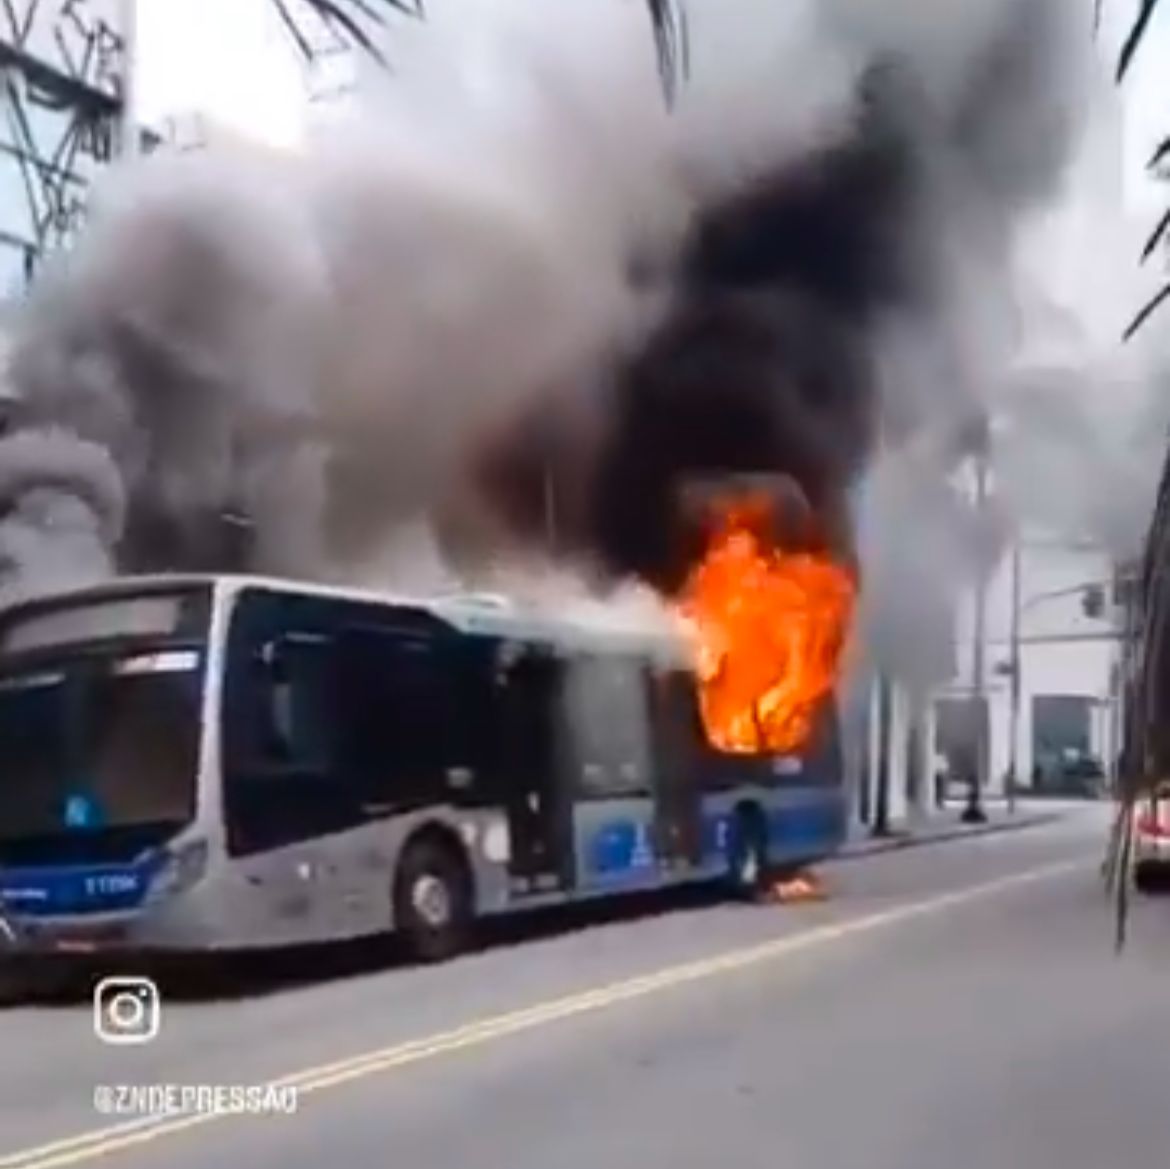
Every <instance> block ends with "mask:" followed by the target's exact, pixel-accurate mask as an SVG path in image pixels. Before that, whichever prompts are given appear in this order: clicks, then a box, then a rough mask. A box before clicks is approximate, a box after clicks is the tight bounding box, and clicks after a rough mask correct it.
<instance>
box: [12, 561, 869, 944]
mask: <svg viewBox="0 0 1170 1169" xmlns="http://www.w3.org/2000/svg"><path fill="white" fill-rule="evenodd" d="M830 705H831V704H830ZM845 803H846V801H845V793H844V790H843V785H842V779H841V758H840V748H839V742H838V737H837V728H836V719H835V715H834V714H833V712H832V711H831V710H826V713H825V718H824V720H823V725H822V727H821V731H820V733H819V735H818V737H817V739H816V742H815V743H814V744H812V746H811V747H810V749H809V751H807V752H806V753H804V754H802V755H800V756H789V757H777V756H774V755H764V754H761V755H758V756H748V755H729V754H721V753H720V752H718V751H716V750H714V749H712V748H711V747H710V746H709V745H708V743H707V740H706V738H705V736H704V734H703V730H702V725H701V718H700V711H699V707H698V702H697V693H696V688H695V681H694V677H693V674H692V672H691V670H690V669H689V664H688V660H687V657H686V652H685V646H684V644H683V643H682V641H681V640H680V641H679V642H677V643H676V642H674V641H673V640H671V639H665V638H662V639H660V638H656V637H649V636H635V635H632V634H620V633H616V632H610V633H603V632H600V631H598V629H596V628H590V627H588V626H587V625H580V624H574V623H573V622H571V621H564V622H561V621H557V622H555V623H553V622H548V621H546V622H540V621H536V620H532V619H529V618H528V617H526V616H524V615H523V614H521V613H520V612H518V611H517V610H516V609H515V608H514V607H512V606H509V605H508V604H507V603H505V602H502V601H497V600H492V599H491V598H478V599H477V598H474V597H467V598H450V599H439V600H417V599H415V600H412V599H404V598H389V597H383V596H377V595H366V594H362V593H358V592H353V591H343V590H338V589H329V588H323V587H322V588H318V587H314V586H311V585H301V584H293V583H288V582H282V581H272V580H263V579H254V578H244V577H218V576H217V577H152V578H137V579H127V580H122V581H119V582H116V583H113V584H109V585H105V586H102V587H100V588H94V589H91V590H87V591H84V592H76V593H71V594H68V595H64V596H59V597H54V598H46V599H43V600H38V601H35V602H30V603H27V604H24V605H21V606H17V607H14V608H11V609H9V610H8V611H6V612H5V613H3V614H2V615H0V918H3V921H4V923H5V929H6V932H8V933H9V934H10V935H11V936H12V941H11V943H10V946H11V947H14V948H15V950H16V952H17V953H21V952H28V953H31V954H40V953H46V952H82V953H84V952H102V951H106V950H116V951H122V952H124V951H127V950H132V951H135V952H143V951H145V952H153V951H171V952H194V951H208V950H233V949H240V948H249V947H281V946H289V945H299V944H303V943H311V942H321V941H331V940H341V939H347V938H357V937H361V936H364V935H374V934H378V933H382V932H384V931H390V930H397V931H399V932H401V933H402V934H403V935H404V936H405V937H406V938H407V939H408V941H409V943H410V945H411V947H412V949H413V950H414V951H415V952H416V953H417V954H418V955H420V956H422V957H424V958H428V959H436V958H441V957H444V956H447V955H449V954H451V953H453V952H454V951H455V950H456V949H458V948H459V946H460V945H461V944H462V943H463V942H464V940H465V939H466V938H467V936H468V931H469V927H470V926H471V925H472V924H473V922H474V921H475V920H476V919H477V918H479V917H481V916H483V915H487V914H497V913H506V912H509V911H513V910H522V909H524V908H527V907H536V906H547V905H550V904H556V903H558V902H566V901H571V900H579V899H583V898H588V897H596V896H601V895H606V894H616V893H619V892H623V891H634V890H647V889H653V888H658V887H662V886H664V885H667V884H673V883H681V882H686V881H694V880H713V879H724V880H726V881H727V882H728V883H729V885H731V886H733V887H735V888H737V889H739V890H741V891H750V890H752V889H754V888H755V887H757V886H758V884H759V883H760V882H761V881H762V880H763V878H764V874H765V873H766V872H767V871H769V870H776V869H779V868H783V867H787V866H797V865H803V864H807V863H809V862H812V861H815V860H817V859H819V858H822V857H824V856H825V855H826V854H829V853H832V852H833V851H834V850H835V849H837V848H838V847H839V846H840V844H841V843H842V839H843V836H844V833H845V823H846V807H845Z"/></svg>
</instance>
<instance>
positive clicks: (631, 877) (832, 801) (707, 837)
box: [580, 791, 846, 887]
mask: <svg viewBox="0 0 1170 1169" xmlns="http://www.w3.org/2000/svg"><path fill="white" fill-rule="evenodd" d="M802 794H803V793H802ZM792 795H793V793H792V792H791V791H788V792H784V793H783V794H779V795H777V796H776V797H775V802H774V803H772V801H770V800H769V799H768V798H767V797H765V798H764V800H763V802H764V804H765V813H766V816H767V825H768V852H769V856H770V858H771V859H772V860H814V859H816V858H818V857H822V856H826V855H828V854H830V853H832V852H835V851H836V850H837V849H838V848H839V847H840V845H841V844H842V842H843V840H844V836H845V819H846V814H845V802H844V799H843V798H842V796H841V795H840V793H839V792H835V791H834V792H831V793H825V794H824V795H821V794H820V793H809V795H808V798H807V799H806V800H802V801H801V802H799V803H798V802H794V801H793V800H792V799H791V796H792ZM704 802H705V803H706V804H707V807H705V808H704V809H703V811H702V820H701V825H700V827H701V852H702V858H703V860H702V868H703V869H704V870H714V869H721V868H722V867H723V865H724V862H725V859H726V857H727V855H728V852H729V850H730V847H731V844H732V837H733V834H734V831H735V825H736V822H737V821H736V817H735V814H734V811H733V810H730V809H728V808H727V807H726V800H725V799H724V800H721V799H718V798H715V799H709V800H707V801H704ZM769 803H772V806H770V807H768V806H767V804H769ZM711 804H716V805H722V806H716V807H711ZM590 812H592V813H593V814H592V815H588V814H587V815H586V816H585V817H584V823H583V824H581V825H580V828H581V829H582V831H581V839H582V844H583V849H582V859H583V861H584V864H583V869H584V871H583V872H582V874H581V876H582V880H583V882H584V883H585V885H586V887H589V886H594V887H596V886H598V885H603V886H612V885H614V884H619V883H620V884H628V883H637V884H641V883H644V882H646V881H647V880H649V881H651V882H653V880H654V878H656V877H657V876H659V875H660V869H659V865H658V858H657V856H656V855H655V853H654V849H653V843H652V842H653V825H654V810H653V807H652V805H650V804H649V802H647V803H646V805H645V808H644V809H642V808H638V809H634V808H630V807H628V805H627V807H625V808H623V809H622V812H621V813H617V812H616V810H615V812H614V813H611V814H610V815H608V816H607V815H605V809H604V808H603V807H599V806H598V805H592V807H590ZM595 817H596V818H595ZM591 821H592V822H591Z"/></svg>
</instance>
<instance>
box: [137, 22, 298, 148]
mask: <svg viewBox="0 0 1170 1169" xmlns="http://www.w3.org/2000/svg"><path fill="white" fill-rule="evenodd" d="M135 39H136V42H137V45H136V61H137V71H136V76H135V82H134V88H135V93H134V101H135V104H136V106H137V116H138V118H139V119H140V120H141V121H142V122H144V123H146V124H147V125H158V124H160V123H161V122H163V121H164V120H165V119H167V118H169V117H173V116H176V115H178V116H183V115H187V114H191V113H195V112H200V113H203V114H205V115H207V116H208V118H209V119H211V120H213V121H215V122H216V123H222V124H224V125H225V126H228V127H230V128H232V129H234V130H238V131H241V132H243V133H246V134H249V135H251V136H253V137H257V138H261V139H263V140H264V141H267V142H271V143H273V144H274V145H291V144H294V143H295V142H296V141H297V140H298V138H299V137H300V134H301V133H302V130H303V126H304V121H305V113H304V107H305V74H304V71H303V69H302V67H301V65H300V62H299V60H298V58H297V55H296V53H295V51H294V50H293V48H292V44H291V41H290V40H289V37H288V34H287V32H286V31H285V30H284V28H283V27H282V25H281V23H280V20H279V18H278V17H277V15H276V13H275V9H274V8H273V6H272V5H271V3H269V0H137V27H136V29H135Z"/></svg>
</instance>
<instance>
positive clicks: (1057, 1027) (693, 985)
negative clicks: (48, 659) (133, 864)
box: [0, 809, 1170, 1169]
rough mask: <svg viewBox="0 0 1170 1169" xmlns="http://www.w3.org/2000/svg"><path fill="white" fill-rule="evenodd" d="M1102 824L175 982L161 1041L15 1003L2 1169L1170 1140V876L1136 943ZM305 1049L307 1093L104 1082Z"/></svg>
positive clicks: (0, 1131)
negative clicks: (215, 1095)
mask: <svg viewBox="0 0 1170 1169" xmlns="http://www.w3.org/2000/svg"><path fill="white" fill-rule="evenodd" d="M1104 831H1105V825H1104V821H1103V819H1102V813H1101V812H1100V811H1099V810H1096V809H1091V810H1087V811H1083V812H1080V813H1077V814H1076V815H1073V816H1071V817H1070V818H1068V819H1066V820H1064V821H1062V822H1061V823H1060V824H1057V825H1049V826H1046V827H1043V828H1036V829H1030V830H1027V831H1023V832H1014V833H1005V834H1002V835H995V836H988V837H983V838H980V839H977V840H970V841H962V842H951V843H947V844H940V845H935V846H931V847H924V848H917V849H910V850H906V851H902V852H896V853H889V854H884V855H879V856H874V857H868V858H865V859H862V860H853V861H849V862H847V863H844V864H840V865H836V866H833V867H831V868H826V869H825V870H824V874H823V875H824V876H825V877H826V878H827V880H828V882H829V885H830V890H831V894H832V896H831V898H830V900H828V901H827V902H824V903H821V904H813V905H805V906H798V907H792V906H789V907H749V906H730V905H720V904H712V903H710V902H706V901H703V900H701V899H694V898H689V899H683V900H673V901H668V902H666V903H665V904H658V905H656V906H655V907H654V912H652V913H641V914H623V915H617V916H614V915H611V916H610V917H609V918H608V919H602V920H596V919H593V920H588V921H581V920H576V921H574V922H573V925H575V926H576V927H577V928H574V929H571V930H565V931H560V932H558V931H557V930H555V929H551V930H544V931H542V932H538V933H537V934H536V935H535V936H529V937H526V938H524V939H522V940H519V941H517V940H512V941H511V942H510V943H501V944H497V945H494V946H491V947H489V948H487V949H485V950H483V951H481V952H479V953H476V954H473V955H470V956H468V957H466V958H463V959H461V960H459V961H457V962H453V963H450V964H448V965H446V966H443V967H437V968H431V969H417V968H409V967H403V966H390V967H388V968H379V969H374V970H370V971H366V972H364V973H360V974H356V975H350V976H348V977H337V978H333V979H330V980H327V981H323V982H316V983H313V984H310V985H306V986H300V987H296V988H287V987H286V988H284V989H279V988H277V989H273V988H269V990H268V993H263V994H261V993H249V994H246V995H243V996H240V997H236V998H233V999H228V1000H217V1001H211V1002H208V1001H194V1002H192V1001H185V1002H174V1001H171V1002H164V1007H163V1020H162V1028H161V1032H160V1034H159V1036H158V1037H157V1039H155V1040H154V1041H153V1042H152V1043H150V1044H148V1045H143V1046H139V1047H120V1048H113V1047H109V1046H105V1045H103V1044H101V1043H100V1042H99V1041H98V1040H97V1039H96V1038H95V1037H94V1035H93V1033H92V1030H91V1019H90V1016H89V1011H88V1009H87V1008H86V1006H85V1005H83V1004H77V1005H73V1006H57V1007H41V1008H20V1009H13V1010H8V1011H4V1012H0V1169H50V1167H52V1169H58V1167H63V1166H66V1165H73V1164H85V1163H88V1162H90V1161H93V1160H95V1159H97V1158H99V1157H100V1158H101V1159H102V1161H103V1163H104V1164H109V1165H113V1164H117V1163H119V1162H120V1163H123V1164H125V1165H127V1166H143V1167H146V1166H159V1167H162V1166H166V1167H167V1169H212V1167H216V1166H222V1165H241V1166H249V1167H255V1169H265V1167H268V1166H272V1167H276V1166H279V1167H280V1169H333V1167H335V1166H346V1167H350V1166H366V1165H393V1166H395V1167H401V1169H414V1167H416V1166H417V1167H418V1169H596V1167H597V1166H598V1165H635V1164H637V1165H640V1166H647V1167H650V1169H667V1167H669V1169H689V1167H694V1169H714V1167H716V1166H723V1165H726V1166H735V1167H737V1169H740V1167H743V1169H754V1167H755V1166H759V1167H761V1169H764V1167H767V1169H781V1167H784V1169H788V1167H791V1169H803V1167H805V1166H807V1167H809V1169H853V1167H854V1166H856V1167H858V1169H861V1167H864V1169H988V1167H995V1169H1103V1167H1105V1166H1108V1167H1109V1169H1129V1167H1131V1166H1132V1167H1134V1169H1144V1167H1146V1166H1150V1165H1156V1164H1164V1163H1165V1162H1166V1157H1167V1149H1168V1148H1170V1110H1168V1109H1167V1102H1168V1101H1170V901H1162V902H1158V901H1154V902H1147V903H1143V904H1142V905H1140V906H1139V909H1138V912H1137V915H1136V917H1135V920H1134V923H1133V934H1132V938H1131V945H1130V948H1129V949H1128V950H1127V952H1126V953H1125V954H1124V955H1123V956H1122V957H1120V958H1117V957H1115V956H1114V954H1113V952H1112V948H1111V932H1110V918H1109V914H1108V910H1107V907H1106V905H1105V903H1104V899H1103V896H1102V893H1101V889H1100V886H1099V884H1098V881H1097V874H1096V864H1097V862H1098V861H1099V860H1100V856H1101V852H1102V846H1103V841H1104ZM282 1077H291V1079H287V1080H286V1083H287V1084H288V1085H290V1086H293V1087H297V1088H298V1089H299V1095H298V1098H297V1111H296V1113H295V1115H289V1114H286V1113H283V1112H277V1113H274V1114H272V1115H268V1116H264V1117H227V1118H223V1117H219V1118H209V1117H208V1116H196V1117H194V1118H187V1119H184V1118H172V1119H170V1120H168V1121H163V1122H158V1121H157V1120H152V1119H151V1118H149V1117H147V1118H143V1117H141V1116H131V1115H121V1116H114V1115H107V1116H102V1115H99V1114H98V1113H97V1112H96V1111H95V1106H94V1092H95V1088H98V1087H99V1086H102V1085H116V1084H134V1085H151V1084H178V1085H187V1086H192V1085H207V1086H209V1087H213V1086H226V1085H263V1084H266V1083H268V1082H271V1081H273V1080H277V1079H279V1078H282ZM274 1099H275V1097H274ZM204 1102H205V1103H207V1097H206V1095H205V1097H204ZM220 1103H221V1104H222V1103H223V1101H222V1100H221V1101H220ZM278 1103H279V1105H280V1106H285V1107H287V1106H288V1105H289V1103H290V1097H289V1094H287V1093H286V1094H283V1095H282V1096H280V1098H279V1101H278Z"/></svg>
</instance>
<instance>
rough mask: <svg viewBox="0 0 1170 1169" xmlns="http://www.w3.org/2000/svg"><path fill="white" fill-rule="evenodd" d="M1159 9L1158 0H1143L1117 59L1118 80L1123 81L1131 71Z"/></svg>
mask: <svg viewBox="0 0 1170 1169" xmlns="http://www.w3.org/2000/svg"><path fill="white" fill-rule="evenodd" d="M1157 10H1158V0H1142V6H1141V8H1140V9H1139V10H1138V14H1137V16H1136V17H1135V18H1134V22H1133V25H1132V26H1131V27H1130V30H1129V36H1127V37H1126V38H1125V44H1124V45H1122V47H1121V55H1120V56H1119V57H1118V59H1117V80H1118V81H1121V80H1122V79H1123V78H1124V77H1125V75H1126V74H1127V73H1128V72H1129V69H1130V66H1131V65H1132V64H1133V62H1134V58H1135V57H1136V56H1137V52H1138V49H1140V48H1141V45H1142V41H1143V40H1144V39H1145V36H1146V33H1147V32H1149V30H1150V22H1151V21H1152V20H1153V19H1154V13H1155V12H1157Z"/></svg>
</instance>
